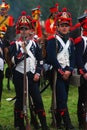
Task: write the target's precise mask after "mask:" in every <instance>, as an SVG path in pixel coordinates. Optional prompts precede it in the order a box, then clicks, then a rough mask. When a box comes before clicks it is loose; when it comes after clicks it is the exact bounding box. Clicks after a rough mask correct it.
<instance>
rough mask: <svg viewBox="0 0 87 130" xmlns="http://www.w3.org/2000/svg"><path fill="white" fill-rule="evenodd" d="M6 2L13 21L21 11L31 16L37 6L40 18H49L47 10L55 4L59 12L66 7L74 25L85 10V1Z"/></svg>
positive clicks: (86, 6) (9, 0) (11, 0)
mask: <svg viewBox="0 0 87 130" xmlns="http://www.w3.org/2000/svg"><path fill="white" fill-rule="evenodd" d="M6 2H7V3H9V4H10V6H11V8H10V11H9V14H11V15H13V16H14V17H15V20H16V19H17V18H18V16H19V15H20V14H21V11H22V10H25V11H27V13H28V14H29V15H31V9H32V8H36V7H37V6H38V5H40V6H41V11H42V16H41V18H42V20H45V19H46V18H47V17H48V16H49V8H50V7H53V6H54V5H55V3H59V11H61V9H62V8H63V7H67V8H68V10H69V11H70V12H71V14H72V18H73V23H76V22H77V17H78V16H80V15H81V14H83V12H84V10H85V9H87V0H6ZM0 3H1V0H0Z"/></svg>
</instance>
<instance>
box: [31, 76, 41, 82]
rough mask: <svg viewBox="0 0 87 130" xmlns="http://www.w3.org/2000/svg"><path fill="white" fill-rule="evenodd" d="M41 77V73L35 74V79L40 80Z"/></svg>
mask: <svg viewBox="0 0 87 130" xmlns="http://www.w3.org/2000/svg"><path fill="white" fill-rule="evenodd" d="M39 79H40V75H38V74H35V75H34V78H33V80H34V81H36V82H37V81H39Z"/></svg>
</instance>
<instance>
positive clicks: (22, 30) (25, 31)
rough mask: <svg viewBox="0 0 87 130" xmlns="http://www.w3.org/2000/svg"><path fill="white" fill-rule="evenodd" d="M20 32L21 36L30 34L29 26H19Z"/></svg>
mask: <svg viewBox="0 0 87 130" xmlns="http://www.w3.org/2000/svg"><path fill="white" fill-rule="evenodd" d="M20 34H21V36H22V37H28V36H29V34H30V29H29V27H21V28H20Z"/></svg>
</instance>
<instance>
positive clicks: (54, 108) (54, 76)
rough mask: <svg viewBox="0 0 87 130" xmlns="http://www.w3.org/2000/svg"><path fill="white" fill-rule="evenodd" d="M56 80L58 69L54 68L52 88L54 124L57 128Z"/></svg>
mask: <svg viewBox="0 0 87 130" xmlns="http://www.w3.org/2000/svg"><path fill="white" fill-rule="evenodd" d="M56 80H57V71H56V70H53V88H52V119H53V122H52V125H53V126H54V127H55V128H57V123H56V117H55V114H56Z"/></svg>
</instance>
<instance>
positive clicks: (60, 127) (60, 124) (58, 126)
mask: <svg viewBox="0 0 87 130" xmlns="http://www.w3.org/2000/svg"><path fill="white" fill-rule="evenodd" d="M55 118H56V126H57V128H58V129H62V117H61V114H60V112H59V111H57V112H56V114H55Z"/></svg>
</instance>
